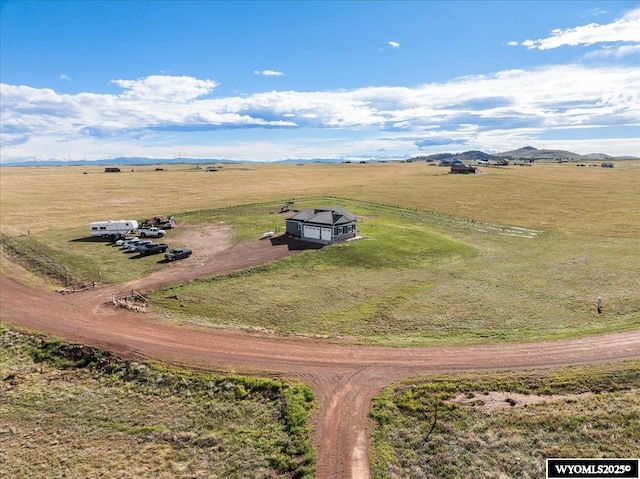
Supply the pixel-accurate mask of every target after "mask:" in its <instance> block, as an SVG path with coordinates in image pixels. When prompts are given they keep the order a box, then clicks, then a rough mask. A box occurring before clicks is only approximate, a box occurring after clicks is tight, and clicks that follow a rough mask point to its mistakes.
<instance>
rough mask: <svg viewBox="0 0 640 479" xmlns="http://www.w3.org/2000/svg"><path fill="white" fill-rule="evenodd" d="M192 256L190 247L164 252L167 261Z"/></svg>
mask: <svg viewBox="0 0 640 479" xmlns="http://www.w3.org/2000/svg"><path fill="white" fill-rule="evenodd" d="M189 256H191V250H190V249H188V248H176V249H172V250H171V251H169V252H168V253H165V254H164V259H166V260H167V261H175V260H177V259H183V258H188V257H189Z"/></svg>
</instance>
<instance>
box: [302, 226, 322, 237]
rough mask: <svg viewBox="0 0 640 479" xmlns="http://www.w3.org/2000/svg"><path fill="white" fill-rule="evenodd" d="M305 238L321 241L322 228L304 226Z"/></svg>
mask: <svg viewBox="0 0 640 479" xmlns="http://www.w3.org/2000/svg"><path fill="white" fill-rule="evenodd" d="M303 236H304V237H305V238H312V239H320V227H319V226H307V225H305V226H304V234H303Z"/></svg>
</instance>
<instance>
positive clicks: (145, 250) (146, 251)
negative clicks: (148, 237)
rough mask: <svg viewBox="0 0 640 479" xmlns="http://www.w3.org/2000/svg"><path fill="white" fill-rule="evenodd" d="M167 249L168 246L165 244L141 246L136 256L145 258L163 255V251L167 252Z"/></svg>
mask: <svg viewBox="0 0 640 479" xmlns="http://www.w3.org/2000/svg"><path fill="white" fill-rule="evenodd" d="M168 248H169V245H167V244H165V243H160V244H155V243H154V244H150V245H148V244H147V245H142V246H141V247H140V249H139V250H138V254H140V256H147V255H150V254H158V253H164V252H165V251H167V249H168Z"/></svg>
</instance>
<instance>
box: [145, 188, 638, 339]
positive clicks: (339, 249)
mask: <svg viewBox="0 0 640 479" xmlns="http://www.w3.org/2000/svg"><path fill="white" fill-rule="evenodd" d="M328 201H332V202H333V203H334V204H338V205H340V206H344V207H347V208H349V209H350V210H351V211H353V212H354V213H355V214H357V215H358V216H359V218H360V219H361V222H360V223H359V226H358V230H359V234H360V235H361V236H363V237H364V239H362V240H360V241H355V242H349V243H343V244H337V245H332V246H329V247H325V248H323V249H321V250H311V251H306V252H304V253H302V254H300V255H298V256H296V257H293V258H290V259H288V260H286V261H283V262H280V263H278V264H272V265H267V266H264V267H260V268H255V269H253V270H251V271H244V272H239V273H237V274H232V275H227V276H224V277H215V278H211V279H208V280H203V281H198V282H192V283H189V284H187V285H178V286H175V287H171V288H168V289H166V290H163V291H159V292H156V293H153V294H152V295H151V299H152V302H153V304H154V305H155V307H156V308H157V310H158V311H162V310H165V311H167V312H168V314H169V316H170V317H172V318H173V319H175V320H177V321H196V322H198V323H203V324H211V325H215V326H225V327H241V328H244V327H247V328H261V329H266V330H269V331H272V332H276V333H278V334H292V335H298V334H300V335H305V334H313V335H320V336H326V337H328V338H331V339H337V340H344V339H345V338H346V339H348V340H350V341H363V342H368V343H384V344H391V345H430V344H465V343H478V342H493V341H533V340H540V339H550V338H563V337H572V336H580V335H587V334H598V333H603V332H606V331H611V330H625V329H633V328H637V327H638V325H639V324H640V315H639V314H638V311H640V298H638V296H637V294H635V292H634V287H633V285H634V284H637V283H638V282H640V274H639V272H638V269H637V268H636V265H635V261H634V255H635V254H636V251H637V241H636V240H635V239H632V238H624V237H623V238H620V237H615V238H593V237H588V236H579V235H565V234H560V233H552V232H540V231H536V232H534V231H528V230H522V229H518V228H509V227H506V226H500V225H492V224H485V223H481V222H471V221H468V220H461V219H456V218H455V217H448V216H446V215H435V214H433V213H429V212H426V211H420V210H415V209H408V208H398V207H391V206H389V205H383V204H376V203H371V202H359V201H355V200H341V199H337V198H332V199H328V198H324V199H316V200H305V201H297V202H296V207H300V208H303V207H305V206H307V205H309V204H317V203H318V202H322V203H323V204H324V203H327V202H328ZM261 208H262V210H261ZM248 209H250V210H251V217H253V218H256V220H255V221H253V222H252V221H246V220H244V218H247V213H246V212H245V211H243V210H244V209H243V208H234V209H222V210H219V211H215V212H208V213H207V215H209V217H210V218H212V219H213V220H215V221H218V220H221V219H224V220H225V221H229V222H231V223H232V224H236V222H235V221H234V215H235V214H237V215H238V216H239V217H240V218H242V219H243V220H241V221H239V222H238V223H239V224H240V225H241V226H240V227H239V228H238V230H239V234H240V235H243V234H244V235H247V236H251V235H253V237H255V236H256V230H255V223H258V224H259V225H260V223H261V221H262V224H261V225H260V226H263V225H264V224H266V223H267V222H269V221H272V219H271V217H270V216H269V213H268V211H272V208H268V207H261V206H259V205H258V206H257V205H253V206H250V207H248ZM242 225H252V226H250V227H249V226H247V231H248V232H245V231H244V229H243V227H242ZM251 228H253V230H252V229H251ZM258 231H259V229H258ZM598 296H601V297H602V298H603V299H604V304H605V308H604V313H603V314H601V315H598V314H597V313H596V309H595V304H596V298H597V297H598ZM175 297H177V298H178V299H177V300H176V299H175Z"/></svg>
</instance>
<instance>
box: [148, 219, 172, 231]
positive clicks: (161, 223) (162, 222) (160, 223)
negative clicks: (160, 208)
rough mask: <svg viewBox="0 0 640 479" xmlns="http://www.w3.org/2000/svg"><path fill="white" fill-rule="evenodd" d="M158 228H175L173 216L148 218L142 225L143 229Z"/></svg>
mask: <svg viewBox="0 0 640 479" xmlns="http://www.w3.org/2000/svg"><path fill="white" fill-rule="evenodd" d="M154 226H155V227H157V228H162V229H165V230H166V229H170V228H175V226H176V222H175V219H174V218H173V216H154V217H153V218H147V219H146V220H144V221H143V222H142V223H141V224H140V227H141V228H150V227H154Z"/></svg>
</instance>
